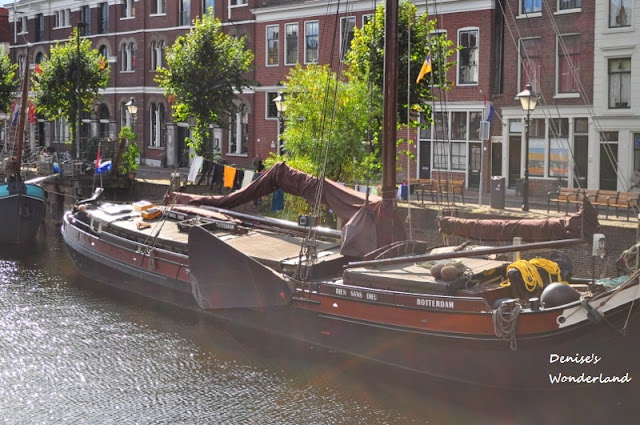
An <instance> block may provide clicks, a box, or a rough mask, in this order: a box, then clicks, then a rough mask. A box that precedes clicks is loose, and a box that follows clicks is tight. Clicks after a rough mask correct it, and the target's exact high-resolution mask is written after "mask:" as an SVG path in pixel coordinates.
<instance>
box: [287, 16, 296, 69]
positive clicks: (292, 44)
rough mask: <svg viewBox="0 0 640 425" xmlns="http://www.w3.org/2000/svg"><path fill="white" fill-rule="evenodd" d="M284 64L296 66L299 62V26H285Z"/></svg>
mask: <svg viewBox="0 0 640 425" xmlns="http://www.w3.org/2000/svg"><path fill="white" fill-rule="evenodd" d="M284 33H285V37H286V44H285V46H284V64H285V65H295V64H296V63H297V62H298V24H285V26H284Z"/></svg>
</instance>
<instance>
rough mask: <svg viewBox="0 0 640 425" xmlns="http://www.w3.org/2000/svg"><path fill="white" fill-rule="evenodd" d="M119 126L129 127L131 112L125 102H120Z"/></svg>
mask: <svg viewBox="0 0 640 425" xmlns="http://www.w3.org/2000/svg"><path fill="white" fill-rule="evenodd" d="M127 102H128V100H127ZM120 127H131V114H130V113H129V108H127V105H126V102H121V103H120Z"/></svg>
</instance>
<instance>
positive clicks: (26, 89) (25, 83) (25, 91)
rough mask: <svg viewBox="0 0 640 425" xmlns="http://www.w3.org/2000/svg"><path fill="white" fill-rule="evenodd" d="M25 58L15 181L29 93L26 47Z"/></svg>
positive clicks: (21, 147)
mask: <svg viewBox="0 0 640 425" xmlns="http://www.w3.org/2000/svg"><path fill="white" fill-rule="evenodd" d="M26 56H27V57H26V58H25V60H24V80H23V82H22V97H21V98H20V110H19V112H18V113H19V114H20V115H19V117H18V143H17V145H16V146H17V152H16V163H17V164H16V179H18V180H20V173H21V171H22V149H23V146H22V145H23V139H24V121H25V112H26V109H27V108H28V106H27V94H28V93H29V47H28V46H27V55H26Z"/></svg>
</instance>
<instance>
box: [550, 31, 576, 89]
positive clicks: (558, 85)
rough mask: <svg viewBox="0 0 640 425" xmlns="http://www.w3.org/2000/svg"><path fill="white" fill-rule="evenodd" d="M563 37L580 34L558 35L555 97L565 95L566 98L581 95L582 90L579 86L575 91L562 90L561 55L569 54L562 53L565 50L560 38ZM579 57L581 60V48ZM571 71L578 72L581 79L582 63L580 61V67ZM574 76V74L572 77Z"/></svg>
mask: <svg viewBox="0 0 640 425" xmlns="http://www.w3.org/2000/svg"><path fill="white" fill-rule="evenodd" d="M563 37H580V34H560V35H558V36H557V37H556V95H555V97H557V98H559V97H565V98H569V97H580V91H579V88H578V90H577V91H574V92H561V91H560V80H561V78H560V65H561V57H565V56H568V55H561V53H563V52H564V48H565V47H564V45H563V43H561V42H560V40H561V39H562V38H563ZM578 59H579V61H581V60H582V51H581V50H580V52H579V54H578ZM570 72H572V73H573V72H575V73H576V74H577V79H578V80H579V79H580V63H578V69H577V70H575V71H574V70H573V69H571V70H570ZM571 78H573V76H572V77H571Z"/></svg>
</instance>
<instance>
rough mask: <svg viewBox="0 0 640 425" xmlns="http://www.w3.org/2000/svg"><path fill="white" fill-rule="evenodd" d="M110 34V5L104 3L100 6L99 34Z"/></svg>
mask: <svg viewBox="0 0 640 425" xmlns="http://www.w3.org/2000/svg"><path fill="white" fill-rule="evenodd" d="M108 32H109V3H108V2H106V1H105V2H103V3H100V5H99V6H98V33H100V34H106V33H108Z"/></svg>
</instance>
